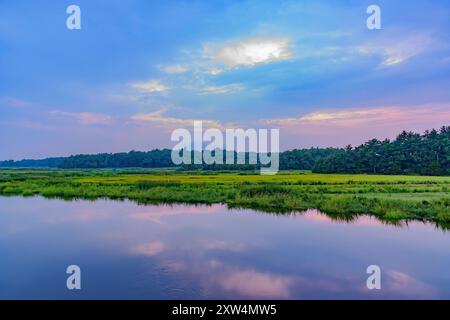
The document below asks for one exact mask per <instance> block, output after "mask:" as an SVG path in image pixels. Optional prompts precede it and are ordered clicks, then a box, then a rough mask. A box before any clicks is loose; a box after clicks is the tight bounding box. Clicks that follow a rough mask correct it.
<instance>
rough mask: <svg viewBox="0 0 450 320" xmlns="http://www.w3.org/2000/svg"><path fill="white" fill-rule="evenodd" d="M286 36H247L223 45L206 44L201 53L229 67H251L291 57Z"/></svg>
mask: <svg viewBox="0 0 450 320" xmlns="http://www.w3.org/2000/svg"><path fill="white" fill-rule="evenodd" d="M290 47H291V43H290V40H289V39H288V38H249V39H244V40H241V41H235V42H230V43H228V44H225V45H223V46H219V47H217V46H214V45H211V44H206V45H205V46H204V49H203V54H204V55H205V56H206V57H208V58H210V59H212V60H213V61H215V62H217V63H220V64H223V65H225V66H227V67H229V68H238V67H253V66H255V65H258V64H265V63H271V62H277V61H283V60H289V59H292V58H293V53H292V52H291V51H290Z"/></svg>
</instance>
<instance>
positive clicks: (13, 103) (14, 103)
mask: <svg viewBox="0 0 450 320" xmlns="http://www.w3.org/2000/svg"><path fill="white" fill-rule="evenodd" d="M3 104H5V105H7V106H9V107H14V108H26V107H30V106H32V105H33V104H32V103H31V102H28V101H25V100H22V99H18V98H16V97H0V107H1V106H2V105H3Z"/></svg>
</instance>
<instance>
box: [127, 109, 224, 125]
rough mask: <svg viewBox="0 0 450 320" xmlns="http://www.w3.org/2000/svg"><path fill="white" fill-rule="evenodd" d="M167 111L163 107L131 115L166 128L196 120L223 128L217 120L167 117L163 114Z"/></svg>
mask: <svg viewBox="0 0 450 320" xmlns="http://www.w3.org/2000/svg"><path fill="white" fill-rule="evenodd" d="M165 112H167V109H161V110H158V111H155V112H151V113H139V114H135V115H133V116H131V118H130V119H131V120H133V121H136V122H151V123H153V124H156V125H160V126H162V127H166V128H173V127H183V126H189V127H192V126H193V125H194V121H202V122H203V126H206V127H214V128H222V127H223V126H222V124H220V123H219V122H218V121H215V120H203V119H181V118H175V117H167V116H164V115H163V114H164V113H165Z"/></svg>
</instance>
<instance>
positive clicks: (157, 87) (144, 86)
mask: <svg viewBox="0 0 450 320" xmlns="http://www.w3.org/2000/svg"><path fill="white" fill-rule="evenodd" d="M131 87H132V88H134V89H137V90H139V91H142V92H146V93H158V92H164V91H167V90H169V87H168V86H166V85H165V84H163V83H161V82H160V81H158V80H149V81H145V82H134V83H132V84H131Z"/></svg>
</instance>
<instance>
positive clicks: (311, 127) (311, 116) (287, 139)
mask: <svg viewBox="0 0 450 320" xmlns="http://www.w3.org/2000/svg"><path fill="white" fill-rule="evenodd" d="M261 122H262V123H263V124H264V125H268V126H272V127H277V128H279V129H280V131H281V134H282V135H283V136H284V140H283V141H284V143H285V144H283V141H282V148H283V149H290V148H298V147H317V146H322V147H330V146H341V147H343V146H345V145H347V144H352V145H359V144H361V143H364V142H365V141H368V140H369V139H372V138H378V139H385V138H389V139H392V138H395V136H396V135H397V134H398V133H400V131H401V130H408V131H409V130H411V131H415V132H423V131H424V130H427V129H431V128H436V129H438V128H440V127H441V126H442V125H444V124H445V123H449V122H450V105H448V104H442V105H421V106H412V107H407V106H402V107H398V106H393V107H379V108H358V109H340V110H328V111H327V110H324V111H318V112H312V113H308V114H305V115H302V116H299V117H286V118H275V119H265V120H262V121H261Z"/></svg>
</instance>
